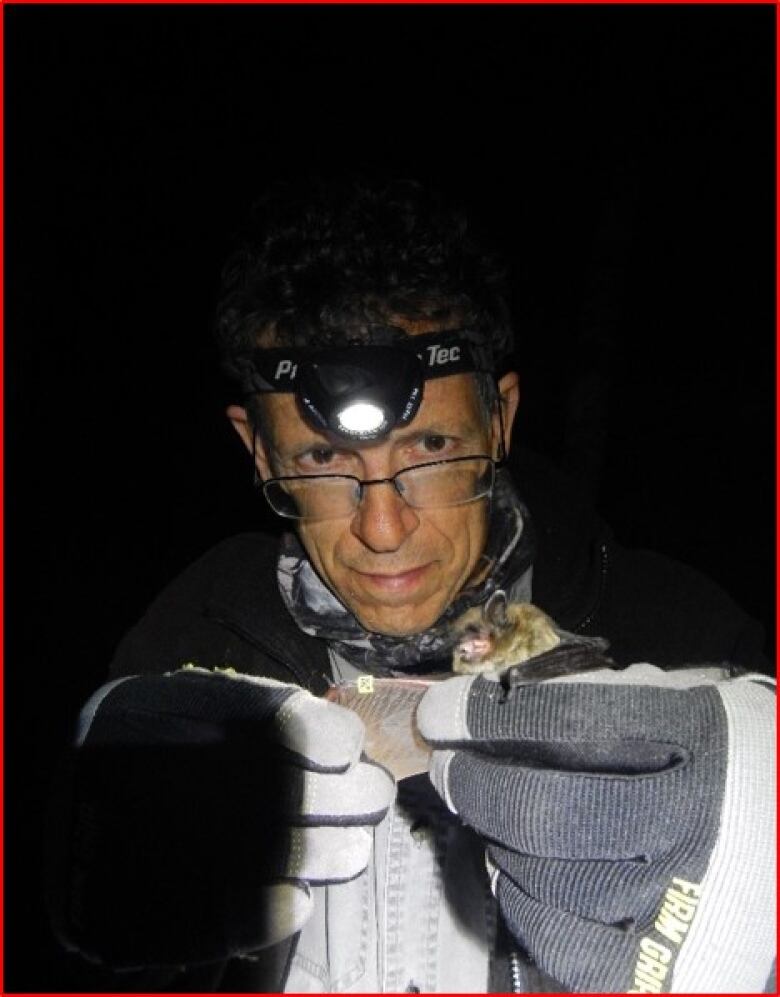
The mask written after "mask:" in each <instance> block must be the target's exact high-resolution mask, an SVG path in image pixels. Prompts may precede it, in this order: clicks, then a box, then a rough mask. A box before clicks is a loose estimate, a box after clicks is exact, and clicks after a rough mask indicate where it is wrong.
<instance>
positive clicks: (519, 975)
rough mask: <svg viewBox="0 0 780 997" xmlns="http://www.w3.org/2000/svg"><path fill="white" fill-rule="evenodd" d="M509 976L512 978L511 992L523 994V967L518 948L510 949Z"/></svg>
mask: <svg viewBox="0 0 780 997" xmlns="http://www.w3.org/2000/svg"><path fill="white" fill-rule="evenodd" d="M509 976H510V978H511V983H510V986H511V987H512V989H511V991H510V992H511V993H513V994H521V993H522V992H523V989H522V988H523V969H522V963H521V961H520V953H519V952H518V951H517V949H510V950H509Z"/></svg>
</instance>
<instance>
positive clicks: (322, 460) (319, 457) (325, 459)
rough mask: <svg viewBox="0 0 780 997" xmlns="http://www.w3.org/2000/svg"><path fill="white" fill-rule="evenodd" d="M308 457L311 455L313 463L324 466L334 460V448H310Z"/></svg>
mask: <svg viewBox="0 0 780 997" xmlns="http://www.w3.org/2000/svg"><path fill="white" fill-rule="evenodd" d="M305 456H306V457H309V458H310V460H311V462H312V463H313V464H319V465H320V467H322V466H323V465H325V464H330V463H331V461H332V460H333V450H331V449H330V447H318V448H317V449H316V450H309V452H308V453H307V454H305Z"/></svg>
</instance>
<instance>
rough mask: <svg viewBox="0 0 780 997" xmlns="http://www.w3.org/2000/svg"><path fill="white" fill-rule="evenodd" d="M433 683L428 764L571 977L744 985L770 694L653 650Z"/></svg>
mask: <svg viewBox="0 0 780 997" xmlns="http://www.w3.org/2000/svg"><path fill="white" fill-rule="evenodd" d="M518 676H522V672H521V671H520V672H519V673H517V674H515V673H510V675H509V677H508V681H504V683H503V684H502V683H501V682H499V681H496V680H494V679H493V678H492V677H491V678H486V677H483V676H479V677H458V678H453V679H450V680H448V681H446V682H442V683H439V684H437V685H434V686H433V687H432V688H431V689H430V690H429V691H428V692H427V693H426V694H425V696H424V698H423V700H422V702H421V704H420V707H419V709H418V714H417V722H418V724H419V727H420V731H421V733H422V734H423V736H424V737H425V738H426V739H427V740H428V741H429V742H431V743H432V744H433V745H434V746H435V748H436V750H435V751H434V755H433V761H432V765H431V779H432V781H433V783H434V785H435V786H436V789H437V790H438V792H439V793H440V795H441V796H442V797H443V798H444V800H445V801H446V803H447V804H448V806H449V807H450V809H451V810H453V811H454V812H455V813H458V814H459V815H460V816H461V818H462V819H463V821H464V822H465V823H466V824H468V825H470V826H471V827H473V828H475V829H476V830H477V831H478V832H479V833H480V834H481V835H483V836H484V838H485V839H486V842H487V858H488V868H489V871H490V873H491V876H492V884H493V889H494V893H495V894H496V897H497V898H498V902H499V905H500V908H501V911H502V913H503V916H504V919H505V921H506V924H507V927H508V928H509V929H510V931H511V933H512V934H513V935H514V937H515V938H516V939H517V941H518V942H519V944H520V946H521V949H522V950H524V952H525V954H526V956H527V958H528V961H529V962H531V963H534V964H535V965H536V966H537V967H539V968H540V969H541V970H542V971H543V972H544V973H546V974H548V975H549V976H551V977H553V979H554V980H556V981H558V982H559V983H560V984H561V985H562V986H563V987H565V988H568V989H570V990H572V991H575V992H593V991H602V992H617V993H623V992H629V993H659V992H662V991H671V992H691V991H696V992H708V993H713V992H721V993H722V992H735V991H739V992H755V991H761V990H762V989H763V987H764V985H765V983H766V980H767V978H768V976H769V974H770V971H771V965H772V958H773V955H774V946H775V925H774V914H775V909H774V901H775V898H774V886H775V875H774V859H775V841H774V750H775V740H774V697H773V695H772V692H771V690H770V689H768V688H766V684H768V682H769V680H768V679H766V678H765V677H764V676H741V677H739V678H733V679H728V678H727V673H726V671H725V670H724V669H720V668H708V669H697V670H693V669H691V670H685V671H676V672H663V671H661V670H659V669H657V668H655V667H653V666H651V665H634V666H632V667H631V668H628V669H626V670H625V671H606V670H601V671H597V672H592V673H589V674H585V675H581V676H578V677H577V678H574V677H569V678H561V679H554V680H552V681H549V682H545V683H542V684H535V685H528V684H522V682H521V681H518Z"/></svg>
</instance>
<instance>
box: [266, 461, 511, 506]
mask: <svg viewBox="0 0 780 997" xmlns="http://www.w3.org/2000/svg"><path fill="white" fill-rule="evenodd" d="M496 464H497V461H494V460H493V459H492V458H490V457H483V456H474V457H452V458H450V459H449V460H437V461H434V462H432V463H429V464H415V465H414V466H413V467H405V468H403V470H401V471H397V472H396V473H395V474H394V475H393V476H392V477H391V478H375V479H373V480H371V481H361V480H360V478H356V477H354V476H353V475H351V474H311V475H306V476H305V477H302V476H298V475H296V476H289V477H283V478H271V479H269V480H268V481H266V482H265V483H264V484H263V493H264V494H265V497H266V499H267V500H268V503H269V505H270V506H271V508H272V509H273V510H274V512H276V513H278V514H279V515H280V516H285V517H286V518H288V519H305V520H318V519H319V520H321V519H338V518H339V517H340V516H350V515H352V513H354V512H355V511H356V510H357V508H358V506H359V505H360V502H361V500H362V498H363V492H364V490H365V489H366V488H367V487H368V486H369V485H392V486H393V488H395V490H396V492H398V494H399V495H400V496H401V498H402V499H403V500H404V502H406V504H407V505H409V506H411V507H412V508H413V509H447V508H450V507H451V506H456V505H466V503H468V502H475V501H476V500H477V499H480V498H484V497H485V496H486V495H489V494H490V492H491V491H492V490H493V485H494V483H495V479H496Z"/></svg>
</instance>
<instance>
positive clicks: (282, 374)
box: [252, 329, 493, 392]
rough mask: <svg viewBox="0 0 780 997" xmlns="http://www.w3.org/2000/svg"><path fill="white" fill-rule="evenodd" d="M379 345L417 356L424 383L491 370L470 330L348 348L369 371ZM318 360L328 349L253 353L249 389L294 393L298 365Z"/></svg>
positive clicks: (485, 349)
mask: <svg viewBox="0 0 780 997" xmlns="http://www.w3.org/2000/svg"><path fill="white" fill-rule="evenodd" d="M379 345H381V346H383V347H384V348H385V349H387V348H388V347H390V348H392V349H398V350H404V351H407V352H413V353H416V354H417V356H418V357H419V358H420V362H421V364H422V376H423V380H426V381H428V380H431V379H433V378H436V377H449V375H450V374H461V373H465V372H469V371H478V370H482V371H491V370H492V369H493V363H492V360H493V358H492V355H491V354H492V350H491V348H490V346H489V344H488V343H486V342H485V338H484V336H481V335H479V334H478V333H475V332H473V331H472V330H470V329H454V330H451V331H449V332H428V333H424V334H423V335H420V336H404V337H403V340H401V341H396V342H393V343H387V342H384V343H381V344H379V343H365V344H363V343H356V344H354V346H351V347H350V350H351V352H352V351H354V353H353V356H354V358H355V359H357V358H359V359H360V360H362V361H364V362H365V364H366V366H367V368H368V369H369V370H375V367H374V366H373V363H372V354H371V351H372V349H373V348H374V347H376V346H379ZM334 349H335V347H334ZM364 351H365V352H364ZM320 357H321V358H322V359H323V360H326V359H327V357H328V350H322V349H319V350H318V349H301V348H296V347H281V348H278V349H271V350H262V349H257V350H254V351H253V353H252V366H253V368H254V374H255V376H254V377H253V379H252V382H253V383H252V390H253V391H260V392H294V391H295V390H296V375H297V373H298V368H299V366H300V365H301V364H303V363H305V362H307V361H311V360H316V359H318V358H320Z"/></svg>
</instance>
